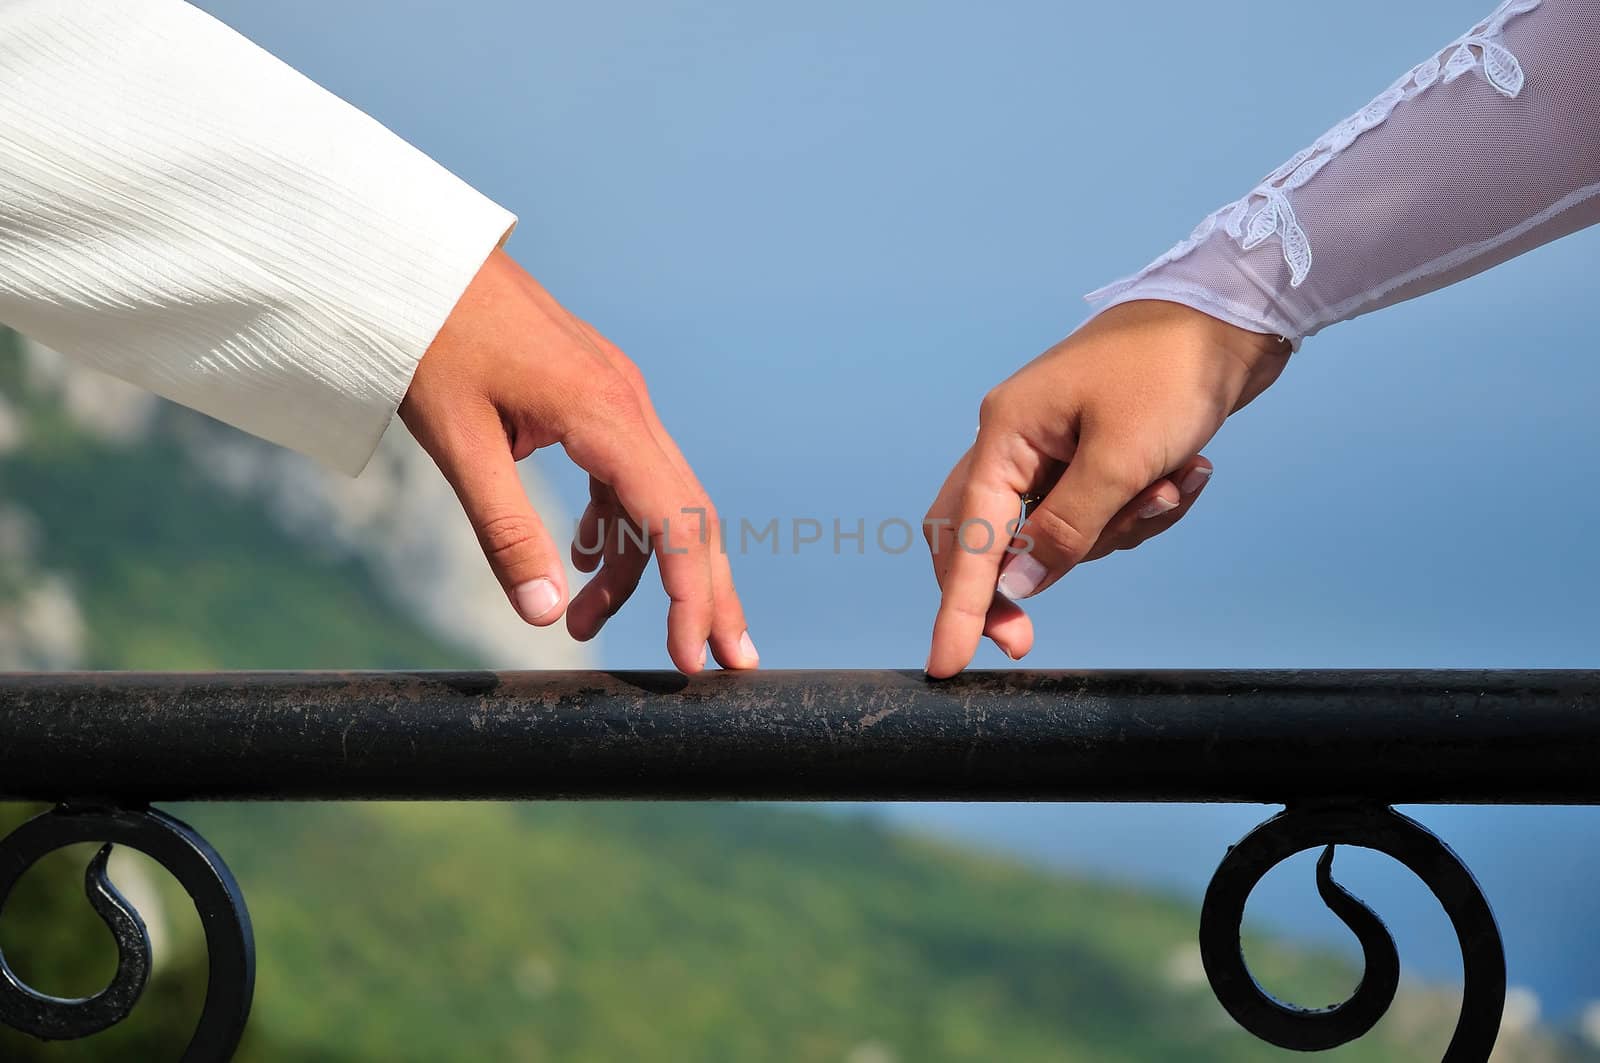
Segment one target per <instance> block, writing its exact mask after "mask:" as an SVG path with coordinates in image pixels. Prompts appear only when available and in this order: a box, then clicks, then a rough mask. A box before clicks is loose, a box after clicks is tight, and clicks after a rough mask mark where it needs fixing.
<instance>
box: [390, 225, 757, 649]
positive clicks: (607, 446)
mask: <svg viewBox="0 0 1600 1063" xmlns="http://www.w3.org/2000/svg"><path fill="white" fill-rule="evenodd" d="M400 416H401V419H402V420H404V421H405V424H406V427H407V428H409V429H410V430H411V434H412V435H413V436H415V437H416V439H417V442H419V443H421V444H422V446H423V449H425V450H427V452H428V453H429V454H430V455H432V457H433V460H434V461H435V462H436V463H437V464H438V466H439V470H440V471H441V472H442V473H444V476H445V478H446V479H447V480H449V481H450V485H451V486H452V487H454V488H455V492H456V497H458V498H459V499H460V500H461V506H462V508H463V509H464V510H466V514H467V519H468V520H470V521H471V522H472V527H473V530H474V531H476V532H477V534H478V541H479V542H480V543H482V544H483V552H484V555H485V556H486V557H487V558H488V560H489V566H490V567H491V568H492V569H493V570H494V574H495V576H496V577H497V578H498V579H499V580H500V585H501V586H502V587H504V588H505V591H506V596H507V597H508V598H509V599H510V600H511V604H512V606H513V607H514V608H515V609H516V611H517V612H518V614H520V615H521V617H522V618H523V619H524V620H526V621H527V622H528V623H530V624H535V625H538V626H540V627H543V626H545V625H548V624H553V623H555V622H556V621H557V620H559V619H560V618H561V615H562V613H563V612H565V613H566V616H567V629H568V630H569V631H570V632H571V633H572V635H573V637H575V638H578V639H590V638H593V637H594V636H595V635H596V634H597V633H598V632H599V630H600V628H601V626H602V625H604V624H605V622H606V620H608V619H609V618H610V617H611V616H612V615H613V614H614V613H616V611H617V610H618V609H620V608H622V605H623V603H624V602H626V601H627V600H628V597H629V595H631V594H632V593H633V590H634V588H635V587H637V586H638V584H639V579H640V577H641V575H642V574H643V572H644V568H645V565H646V564H647V563H648V562H649V559H650V555H651V554H652V553H654V554H655V555H656V560H657V562H658V564H659V566H660V569H661V583H662V585H663V586H664V587H665V588H666V591H667V596H668V597H669V598H670V599H671V605H670V607H669V608H668V611H667V652H668V654H669V655H670V656H671V658H672V663H673V664H674V665H676V666H677V667H678V669H679V670H680V671H682V672H685V673H688V674H693V673H695V672H698V671H700V670H701V669H702V668H704V667H705V664H706V653H705V647H706V643H707V641H708V640H709V642H710V644H711V652H712V653H713V654H715V655H716V659H717V661H718V662H719V663H720V664H722V665H723V666H724V667H727V668H754V667H755V666H756V663H757V659H756V649H755V646H754V644H753V643H752V642H751V641H750V633H749V632H748V631H747V630H746V627H745V619H744V611H743V609H742V608H741V607H740V605H739V597H738V595H737V594H735V593H734V589H733V575H732V572H731V570H730V568H729V566H728V558H727V554H726V552H725V551H724V550H722V548H721V545H720V544H721V534H720V528H719V526H718V523H717V511H716V509H715V507H713V506H712V505H711V501H710V499H708V498H707V497H706V493H705V490H704V489H703V488H702V487H701V486H700V483H699V481H698V480H696V479H695V476H694V472H693V471H692V470H691V469H690V468H689V463H688V462H687V461H685V460H684V457H683V455H682V454H681V453H680V452H679V451H678V447H677V444H675V443H674V442H673V441H672V437H671V436H669V435H668V434H667V432H666V429H665V428H663V427H662V425H661V420H660V418H658V417H657V416H656V412H655V409H654V407H652V406H651V404H650V396H649V395H648V394H647V393H646V391H645V386H644V378H643V377H642V376H641V375H640V373H639V369H638V367H637V366H635V365H634V364H633V363H632V362H631V361H629V360H628V359H627V358H626V357H625V356H624V355H623V354H622V352H621V351H619V350H617V348H616V347H614V346H612V345H611V343H610V342H609V341H607V340H606V339H605V338H604V337H602V336H601V335H600V334H599V333H598V332H596V331H595V330H594V329H593V328H591V327H590V326H589V325H587V324H586V323H584V322H582V321H579V320H578V319H577V318H575V317H573V316H572V315H571V314H569V313H568V312H567V311H566V310H565V309H563V308H562V306H561V304H559V303H557V302H556V301H555V299H554V298H553V297H552V296H551V295H550V293H549V292H547V291H545V290H544V288H543V287H541V286H540V284H539V283H538V282H537V281H535V280H534V279H533V278H532V277H530V276H528V274H527V273H525V272H524V271H523V270H522V268H521V267H519V266H518V265H517V264H516V262H514V261H512V259H511V257H510V256H509V255H507V254H505V253H504V252H503V251H496V252H495V253H494V254H493V255H491V256H490V257H489V260H488V261H487V262H485V263H484V265H483V268H482V269H480V270H479V271H478V275H477V276H476V277H475V278H474V279H473V281H472V284H471V285H470V286H469V287H468V288H467V290H466V293H465V294H464V295H462V297H461V301H460V302H459V303H457V304H456V307H455V309H454V311H452V312H451V315H450V318H449V320H448V321H446V322H445V325H444V328H443V329H441V330H440V332H439V335H438V336H437V337H436V338H435V340H434V341H433V345H432V346H431V347H429V348H428V351H427V353H426V354H425V355H423V358H422V362H421V364H420V365H419V366H418V367H417V372H416V375H415V377H414V378H413V379H412V382H411V389H410V390H409V391H408V392H407V393H406V397H405V401H404V402H402V403H401V405H400ZM554 443H560V444H561V445H562V447H563V448H564V449H565V450H566V452H567V454H568V455H569V456H570V457H571V458H572V460H573V461H575V462H577V463H578V465H579V466H581V467H582V468H583V469H584V470H585V471H586V472H588V473H589V477H590V497H591V501H590V503H589V508H588V509H587V510H586V511H585V513H584V515H583V519H582V520H581V521H580V524H579V535H578V537H577V538H576V539H575V540H574V541H573V544H572V557H573V561H574V563H576V565H577V567H578V568H579V569H580V570H583V571H586V572H592V571H594V570H595V569H596V568H598V569H599V573H598V574H597V575H596V576H595V577H594V578H593V579H591V580H590V581H589V583H588V584H587V585H586V586H584V588H583V589H582V590H581V591H579V592H578V595H577V597H576V598H573V599H572V600H571V603H570V605H569V604H568V596H567V581H566V575H565V571H564V568H563V565H562V562H561V553H560V551H559V550H558V548H557V547H556V544H555V542H554V541H553V540H552V539H551V537H550V534H549V532H547V531H546V530H545V527H544V525H543V523H541V522H540V520H539V515H538V514H537V513H535V512H534V511H533V507H532V506H531V505H530V504H529V502H528V499H527V496H526V495H525V494H524V493H523V490H522V485H521V483H520V482H519V481H518V479H517V474H516V469H515V468H514V465H513V463H514V462H517V461H520V460H521V459H523V458H525V457H527V456H528V455H529V454H532V453H533V452H534V451H535V450H537V449H539V448H540V447H547V446H550V445H551V444H554ZM641 544H642V545H641Z"/></svg>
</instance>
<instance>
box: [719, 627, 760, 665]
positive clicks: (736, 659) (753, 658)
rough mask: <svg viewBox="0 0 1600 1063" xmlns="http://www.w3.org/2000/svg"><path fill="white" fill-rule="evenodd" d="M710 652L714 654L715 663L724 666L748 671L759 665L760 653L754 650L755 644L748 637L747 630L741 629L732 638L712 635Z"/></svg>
mask: <svg viewBox="0 0 1600 1063" xmlns="http://www.w3.org/2000/svg"><path fill="white" fill-rule="evenodd" d="M711 652H712V653H713V654H714V655H715V656H716V658H717V663H718V664H720V665H722V667H724V668H730V669H734V670H736V671H748V670H749V669H752V668H759V667H760V666H761V654H759V653H757V652H756V644H755V642H754V640H752V639H751V638H750V632H749V631H748V630H745V631H741V632H740V633H739V636H738V637H737V638H732V639H730V638H727V637H725V636H721V637H719V636H715V635H714V636H712V639H711Z"/></svg>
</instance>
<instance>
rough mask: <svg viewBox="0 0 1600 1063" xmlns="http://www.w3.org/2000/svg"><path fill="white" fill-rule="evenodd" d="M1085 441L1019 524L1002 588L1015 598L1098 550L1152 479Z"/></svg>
mask: <svg viewBox="0 0 1600 1063" xmlns="http://www.w3.org/2000/svg"><path fill="white" fill-rule="evenodd" d="M1097 442H1098V441H1093V442H1091V441H1090V440H1085V441H1084V442H1082V443H1080V445H1079V447H1078V450H1077V453H1075V454H1073V456H1072V460H1071V461H1070V462H1068V463H1067V467H1066V470H1065V471H1064V472H1062V474H1061V478H1060V479H1059V480H1057V481H1056V485H1055V487H1054V488H1052V489H1051V491H1050V493H1049V494H1048V495H1046V496H1045V498H1044V501H1042V502H1040V503H1039V507H1038V508H1037V509H1035V510H1034V511H1033V512H1032V513H1030V514H1029V515H1028V519H1027V520H1026V521H1024V522H1023V525H1022V527H1021V528H1020V529H1018V533H1017V539H1018V540H1019V541H1020V542H1021V543H1022V544H1023V548H1022V550H1021V551H1019V552H1017V553H1015V554H1014V555H1013V556H1012V557H1011V559H1010V560H1009V561H1007V562H1006V564H1005V567H1004V569H1003V570H1002V571H1001V573H1000V581H999V587H998V589H999V591H1000V593H1001V594H1003V595H1005V596H1006V597H1007V598H1010V599H1012V600H1013V601H1015V600H1019V599H1022V598H1027V597H1029V596H1031V595H1034V594H1038V593H1039V592H1040V591H1042V590H1044V589H1045V588H1046V587H1049V586H1050V585H1051V584H1052V583H1054V582H1055V581H1056V580H1058V579H1060V578H1061V577H1062V576H1063V575H1065V574H1066V573H1067V571H1068V570H1069V569H1071V568H1072V567H1073V566H1074V565H1076V564H1077V563H1078V562H1080V561H1083V560H1085V559H1086V558H1087V557H1088V556H1089V555H1090V553H1091V551H1092V550H1093V549H1094V545H1095V542H1096V540H1098V539H1099V538H1100V533H1101V532H1102V531H1103V530H1104V529H1105V527H1106V525H1107V524H1108V523H1109V522H1110V521H1111V519H1112V518H1113V517H1115V516H1116V515H1117V512H1118V511H1119V510H1120V509H1122V508H1123V507H1124V506H1126V505H1127V504H1128V503H1129V501H1131V500H1132V499H1133V497H1134V496H1135V495H1137V494H1139V492H1140V491H1142V490H1144V488H1145V486H1146V485H1147V484H1148V483H1149V482H1150V481H1149V477H1148V476H1145V475H1143V474H1142V473H1141V472H1140V471H1139V470H1138V468H1137V466H1135V465H1134V464H1132V463H1130V462H1128V461H1127V460H1126V459H1125V458H1122V457H1120V456H1119V452H1118V451H1116V450H1113V449H1111V448H1109V447H1107V446H1104V445H1098V446H1097V445H1094V444H1095V443H1097Z"/></svg>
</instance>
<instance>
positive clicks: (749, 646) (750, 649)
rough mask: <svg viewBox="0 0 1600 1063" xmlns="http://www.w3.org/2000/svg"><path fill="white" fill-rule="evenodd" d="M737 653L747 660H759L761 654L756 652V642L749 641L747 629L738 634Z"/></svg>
mask: <svg viewBox="0 0 1600 1063" xmlns="http://www.w3.org/2000/svg"><path fill="white" fill-rule="evenodd" d="M739 654H740V656H742V657H743V658H744V659H745V660H747V661H759V660H761V654H759V653H757V652H756V644H755V643H754V642H752V641H750V632H748V631H746V632H745V633H744V634H742V635H740V636H739Z"/></svg>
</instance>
